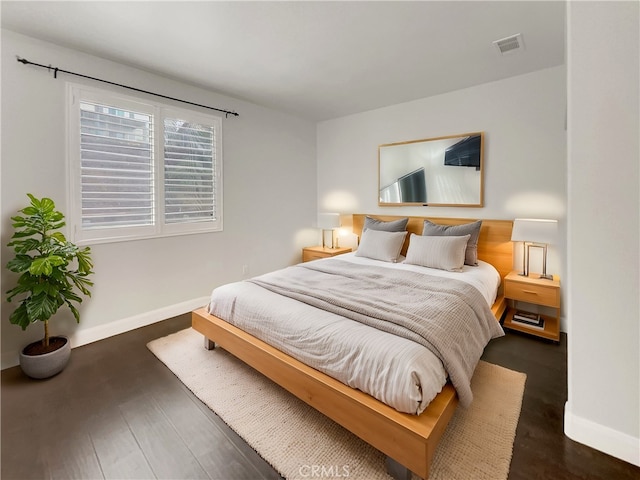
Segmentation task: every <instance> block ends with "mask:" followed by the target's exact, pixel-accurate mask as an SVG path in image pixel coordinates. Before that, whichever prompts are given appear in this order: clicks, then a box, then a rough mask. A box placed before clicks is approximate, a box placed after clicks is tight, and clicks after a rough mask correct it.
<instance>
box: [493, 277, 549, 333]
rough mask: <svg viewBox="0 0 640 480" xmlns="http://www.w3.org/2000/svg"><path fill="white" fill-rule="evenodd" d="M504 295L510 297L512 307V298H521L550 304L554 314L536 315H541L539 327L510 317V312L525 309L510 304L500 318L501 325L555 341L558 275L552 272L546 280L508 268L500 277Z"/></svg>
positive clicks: (514, 302) (545, 304) (531, 301)
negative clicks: (549, 278)
mask: <svg viewBox="0 0 640 480" xmlns="http://www.w3.org/2000/svg"><path fill="white" fill-rule="evenodd" d="M504 296H505V298H506V299H508V300H512V302H511V303H512V304H513V305H514V307H515V306H517V303H516V302H525V303H528V304H532V305H540V306H544V307H550V308H553V309H555V312H556V314H555V316H552V315H540V316H541V317H542V318H543V319H544V328H542V327H537V326H532V325H527V324H526V323H522V322H517V321H514V319H513V315H514V313H516V311H518V312H521V311H524V312H526V309H519V308H518V309H516V308H514V307H511V308H509V309H508V310H507V315H506V317H505V319H504V324H503V326H504V327H505V328H509V329H511V330H518V331H520V332H525V333H529V334H531V335H537V336H538V337H542V338H546V339H549V340H553V341H555V342H558V341H560V279H559V278H558V277H557V276H556V275H554V276H553V280H546V279H544V278H538V274H535V273H533V274H529V276H528V277H524V276H522V275H519V274H518V272H515V271H514V272H511V273H509V274H508V275H507V276H506V277H504Z"/></svg>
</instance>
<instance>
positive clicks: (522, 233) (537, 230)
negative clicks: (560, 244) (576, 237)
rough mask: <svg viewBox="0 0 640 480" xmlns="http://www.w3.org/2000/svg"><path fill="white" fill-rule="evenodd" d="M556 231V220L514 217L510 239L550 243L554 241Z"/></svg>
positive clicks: (513, 240)
mask: <svg viewBox="0 0 640 480" xmlns="http://www.w3.org/2000/svg"><path fill="white" fill-rule="evenodd" d="M557 233H558V221H557V220H542V219H537V218H516V219H515V220H514V221H513V230H512V231H511V241H512V242H532V243H545V244H550V243H551V244H552V243H554V242H555V241H556V236H557Z"/></svg>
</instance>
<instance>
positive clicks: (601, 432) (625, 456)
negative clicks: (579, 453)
mask: <svg viewBox="0 0 640 480" xmlns="http://www.w3.org/2000/svg"><path fill="white" fill-rule="evenodd" d="M564 433H565V435H566V436H567V437H569V438H570V439H571V440H574V441H576V442H578V443H582V444H584V445H586V446H588V447H591V448H595V449H596V450H600V451H601V452H604V453H606V454H608V455H612V456H614V457H616V458H620V459H621V460H624V461H625V462H629V463H631V464H633V465H637V466H639V467H640V438H635V437H632V436H631V435H628V434H626V433H623V432H619V431H617V430H614V429H612V428H609V427H606V426H604V425H600V424H598V423H595V422H592V421H591V420H587V419H586V418H582V417H579V416H577V415H574V414H573V413H572V412H571V408H570V406H569V402H567V403H566V404H565V407H564Z"/></svg>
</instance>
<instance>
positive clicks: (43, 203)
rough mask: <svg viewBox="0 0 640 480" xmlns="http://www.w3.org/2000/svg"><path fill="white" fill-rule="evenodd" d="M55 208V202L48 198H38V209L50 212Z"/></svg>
mask: <svg viewBox="0 0 640 480" xmlns="http://www.w3.org/2000/svg"><path fill="white" fill-rule="evenodd" d="M55 208H56V204H55V203H54V202H53V200H51V199H50V198H47V197H45V198H43V199H42V200H40V210H41V211H42V213H51V212H53V210H54V209H55Z"/></svg>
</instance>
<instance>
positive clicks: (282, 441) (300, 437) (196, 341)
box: [148, 328, 526, 480]
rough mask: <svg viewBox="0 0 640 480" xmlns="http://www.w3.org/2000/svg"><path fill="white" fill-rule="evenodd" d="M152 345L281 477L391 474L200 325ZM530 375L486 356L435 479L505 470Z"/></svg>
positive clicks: (468, 479)
mask: <svg viewBox="0 0 640 480" xmlns="http://www.w3.org/2000/svg"><path fill="white" fill-rule="evenodd" d="M148 347H149V349H150V350H151V351H152V352H153V353H154V354H155V355H156V356H157V357H158V358H159V359H160V360H161V361H162V362H163V363H164V364H165V365H167V367H169V369H170V370H171V371H172V372H173V373H174V374H175V375H176V376H177V377H178V378H179V379H180V381H181V382H182V383H184V384H185V385H186V386H187V387H188V388H189V389H190V390H191V391H192V392H193V393H194V394H195V395H196V396H197V397H198V398H199V399H200V400H202V402H204V403H205V404H206V405H208V406H209V408H211V409H212V410H213V411H214V412H216V413H217V414H218V415H219V416H220V417H221V418H222V420H224V422H225V423H226V424H227V425H229V426H230V427H231V428H232V429H233V430H234V431H235V432H236V433H238V434H239V435H240V436H241V437H242V438H243V439H244V440H245V441H246V442H247V443H248V444H249V445H251V447H252V448H253V449H254V450H256V451H257V452H258V453H259V454H260V456H261V457H262V458H264V459H265V460H266V461H267V462H269V463H270V464H271V465H272V466H273V467H274V468H275V469H276V470H277V471H278V472H280V474H281V475H282V476H283V477H285V478H287V479H308V478H345V477H346V478H349V479H363V480H376V479H389V478H390V477H389V475H388V474H387V473H386V470H385V465H384V462H385V457H384V455H383V454H382V453H380V452H379V451H377V450H376V449H374V448H372V447H371V446H369V445H368V444H366V443H365V442H363V441H362V440H360V439H359V438H358V437H356V436H354V435H353V434H351V433H350V432H348V431H347V430H345V429H344V428H342V427H341V426H339V425H337V424H336V423H334V422H333V421H332V420H330V419H328V418H327V417H325V416H324V415H322V414H320V413H318V412H317V411H316V410H314V409H313V408H311V407H309V406H308V405H307V404H305V403H304V402H302V401H301V400H298V399H297V398H296V397H294V396H293V395H291V394H289V393H288V392H287V391H286V390H284V389H283V388H281V387H279V386H278V385H276V384H275V383H273V382H272V381H270V380H269V379H267V378H266V377H264V376H263V375H261V374H260V373H258V372H257V371H255V370H253V369H252V368H250V367H248V366H247V365H245V364H244V363H242V362H241V361H239V360H238V359H236V358H235V357H233V356H232V355H231V354H229V353H227V352H226V351H224V350H222V349H220V348H216V349H215V350H211V351H207V350H206V349H205V348H204V346H203V337H202V335H200V334H199V333H198V332H196V331H195V330H193V329H191V328H188V329H186V330H182V331H180V332H177V333H175V334H172V335H169V336H167V337H164V338H160V339H157V340H154V341H152V342H150V343H149V344H148ZM525 379H526V375H525V374H524V373H519V372H514V371H512V370H508V369H506V368H503V367H499V366H497V365H492V364H489V363H486V362H483V361H480V363H479V364H478V367H477V369H476V372H475V374H474V377H473V380H472V390H473V394H474V401H473V404H472V405H471V407H470V408H468V409H466V410H465V409H463V408H460V407H459V408H458V409H457V410H456V413H455V414H454V416H453V418H452V420H451V422H450V423H449V426H448V427H447V430H446V431H445V434H444V435H443V437H442V439H441V441H440V444H439V446H438V449H437V451H436V454H435V457H434V460H433V463H432V465H431V473H430V477H429V478H430V479H442V480H444V479H446V480H456V479H460V480H474V479H478V480H479V479H486V480H501V479H506V478H507V475H508V473H509V465H510V462H511V454H512V449H513V441H514V438H515V432H516V426H517V424H518V418H519V416H520V407H521V404H522V395H523V392H524V383H525ZM314 473H315V474H314Z"/></svg>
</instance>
